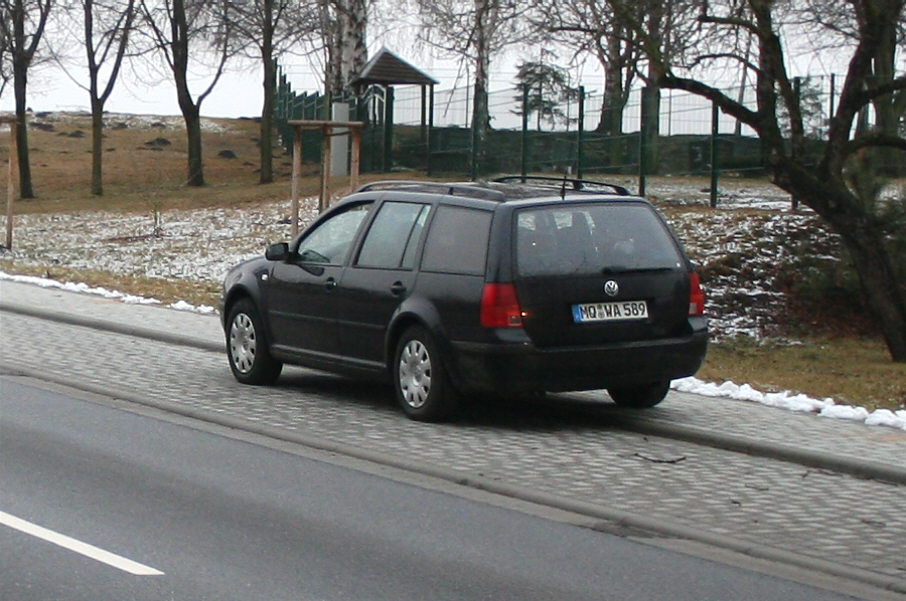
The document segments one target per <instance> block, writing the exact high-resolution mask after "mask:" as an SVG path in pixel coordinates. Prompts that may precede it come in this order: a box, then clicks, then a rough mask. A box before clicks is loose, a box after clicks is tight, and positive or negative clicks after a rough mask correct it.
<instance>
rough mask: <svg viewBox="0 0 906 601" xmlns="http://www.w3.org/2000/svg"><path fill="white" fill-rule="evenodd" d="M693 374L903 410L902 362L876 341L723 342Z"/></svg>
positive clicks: (905, 371) (905, 368) (905, 372)
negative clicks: (893, 358) (696, 372)
mask: <svg viewBox="0 0 906 601" xmlns="http://www.w3.org/2000/svg"><path fill="white" fill-rule="evenodd" d="M697 377H699V378H701V379H703V380H707V381H714V382H718V383H719V382H723V381H726V380H731V381H733V382H735V383H737V384H743V383H748V384H751V385H752V386H753V387H754V388H756V389H758V390H762V391H765V392H780V391H783V390H789V391H791V392H794V393H803V394H807V395H808V396H810V397H814V398H824V397H831V398H833V399H834V400H835V401H836V402H838V403H844V404H847V403H848V404H852V405H859V406H862V407H865V408H867V409H869V410H871V409H879V408H885V409H891V410H896V409H906V364H902V363H893V362H892V361H891V360H890V355H889V354H888V351H887V347H886V346H884V344H883V343H882V342H881V341H880V340H875V339H866V338H856V337H845V338H839V337H835V338H830V337H820V338H812V339H807V340H802V341H798V342H797V343H795V344H789V343H784V342H781V341H776V340H775V341H771V340H768V341H762V342H760V343H759V342H755V341H754V340H752V339H749V338H736V339H732V340H725V341H722V342H721V343H719V344H712V345H711V347H710V348H709V349H708V357H707V359H706V360H705V365H704V366H703V367H702V369H701V370H700V371H699V373H698V375H697Z"/></svg>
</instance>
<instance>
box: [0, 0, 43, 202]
mask: <svg viewBox="0 0 906 601" xmlns="http://www.w3.org/2000/svg"><path fill="white" fill-rule="evenodd" d="M53 5H54V0H2V4H0V6H2V7H3V24H2V25H0V27H3V30H4V34H3V40H4V45H5V46H6V47H7V54H8V56H9V57H10V58H12V75H13V93H14V94H15V97H16V119H17V120H18V121H19V123H20V124H21V126H20V127H17V128H16V134H17V135H16V146H17V148H18V158H19V196H20V197H21V198H34V196H35V191H34V188H33V187H32V181H31V164H30V163H29V160H28V128H27V127H25V112H26V109H27V104H26V96H27V91H28V70H29V68H30V67H31V66H32V64H33V62H34V58H35V53H36V52H37V50H38V45H39V44H40V43H41V37H42V36H43V35H44V29H45V27H46V26H47V19H48V17H49V16H50V11H51V8H52V7H53Z"/></svg>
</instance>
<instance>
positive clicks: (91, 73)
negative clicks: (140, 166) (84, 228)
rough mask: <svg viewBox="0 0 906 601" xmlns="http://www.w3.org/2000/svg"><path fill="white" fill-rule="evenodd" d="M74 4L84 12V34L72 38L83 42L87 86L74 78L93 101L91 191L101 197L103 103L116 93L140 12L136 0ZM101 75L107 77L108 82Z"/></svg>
mask: <svg viewBox="0 0 906 601" xmlns="http://www.w3.org/2000/svg"><path fill="white" fill-rule="evenodd" d="M75 7H76V8H78V9H79V10H80V12H81V13H82V14H81V27H82V31H81V35H79V32H77V31H76V32H73V33H74V35H73V39H78V40H81V41H82V44H83V45H84V49H85V57H86V65H87V68H88V85H87V86H86V85H83V84H82V83H80V80H78V79H75V78H74V80H75V81H76V82H77V83H78V85H79V86H80V87H82V88H84V89H85V90H86V91H87V92H88V94H89V97H90V100H91V193H92V194H96V195H99V196H100V195H102V194H103V193H104V184H103V152H102V148H101V147H102V144H103V138H104V105H105V104H106V102H107V99H108V98H110V94H111V93H113V87H114V85H115V84H116V81H117V78H118V76H119V73H120V67H121V66H122V63H123V58H124V57H125V55H126V48H127V46H128V44H129V37H130V35H131V33H132V28H133V25H134V23H135V16H136V13H137V10H136V0H78V2H76V3H75ZM76 22H77V21H76ZM102 77H106V83H104V82H102V81H101V79H102Z"/></svg>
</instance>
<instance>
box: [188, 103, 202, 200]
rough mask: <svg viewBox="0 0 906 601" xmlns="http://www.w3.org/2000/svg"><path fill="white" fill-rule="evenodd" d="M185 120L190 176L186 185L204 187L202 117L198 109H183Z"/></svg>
mask: <svg viewBox="0 0 906 601" xmlns="http://www.w3.org/2000/svg"><path fill="white" fill-rule="evenodd" d="M183 119H184V120H185V122H186V136H187V139H186V141H187V143H188V153H189V159H188V168H189V171H188V175H187V178H186V185H189V186H203V185H204V169H203V166H202V160H201V148H202V144H201V117H200V116H199V110H198V107H197V106H196V107H194V110H185V109H183Z"/></svg>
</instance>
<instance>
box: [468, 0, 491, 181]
mask: <svg viewBox="0 0 906 601" xmlns="http://www.w3.org/2000/svg"><path fill="white" fill-rule="evenodd" d="M488 4H489V3H488V0H475V9H476V10H475V42H474V47H475V57H476V58H475V94H474V97H473V99H472V170H471V171H472V179H473V180H474V179H478V177H479V176H480V175H481V171H482V167H483V166H484V160H485V155H486V153H487V150H486V149H487V138H488V121H489V119H490V116H489V114H488V79H489V72H490V67H491V48H490V44H491V40H490V31H489V29H490V28H491V27H492V26H493V24H492V22H491V20H492V15H491V14H490V12H491V10H490V7H489V5H488Z"/></svg>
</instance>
